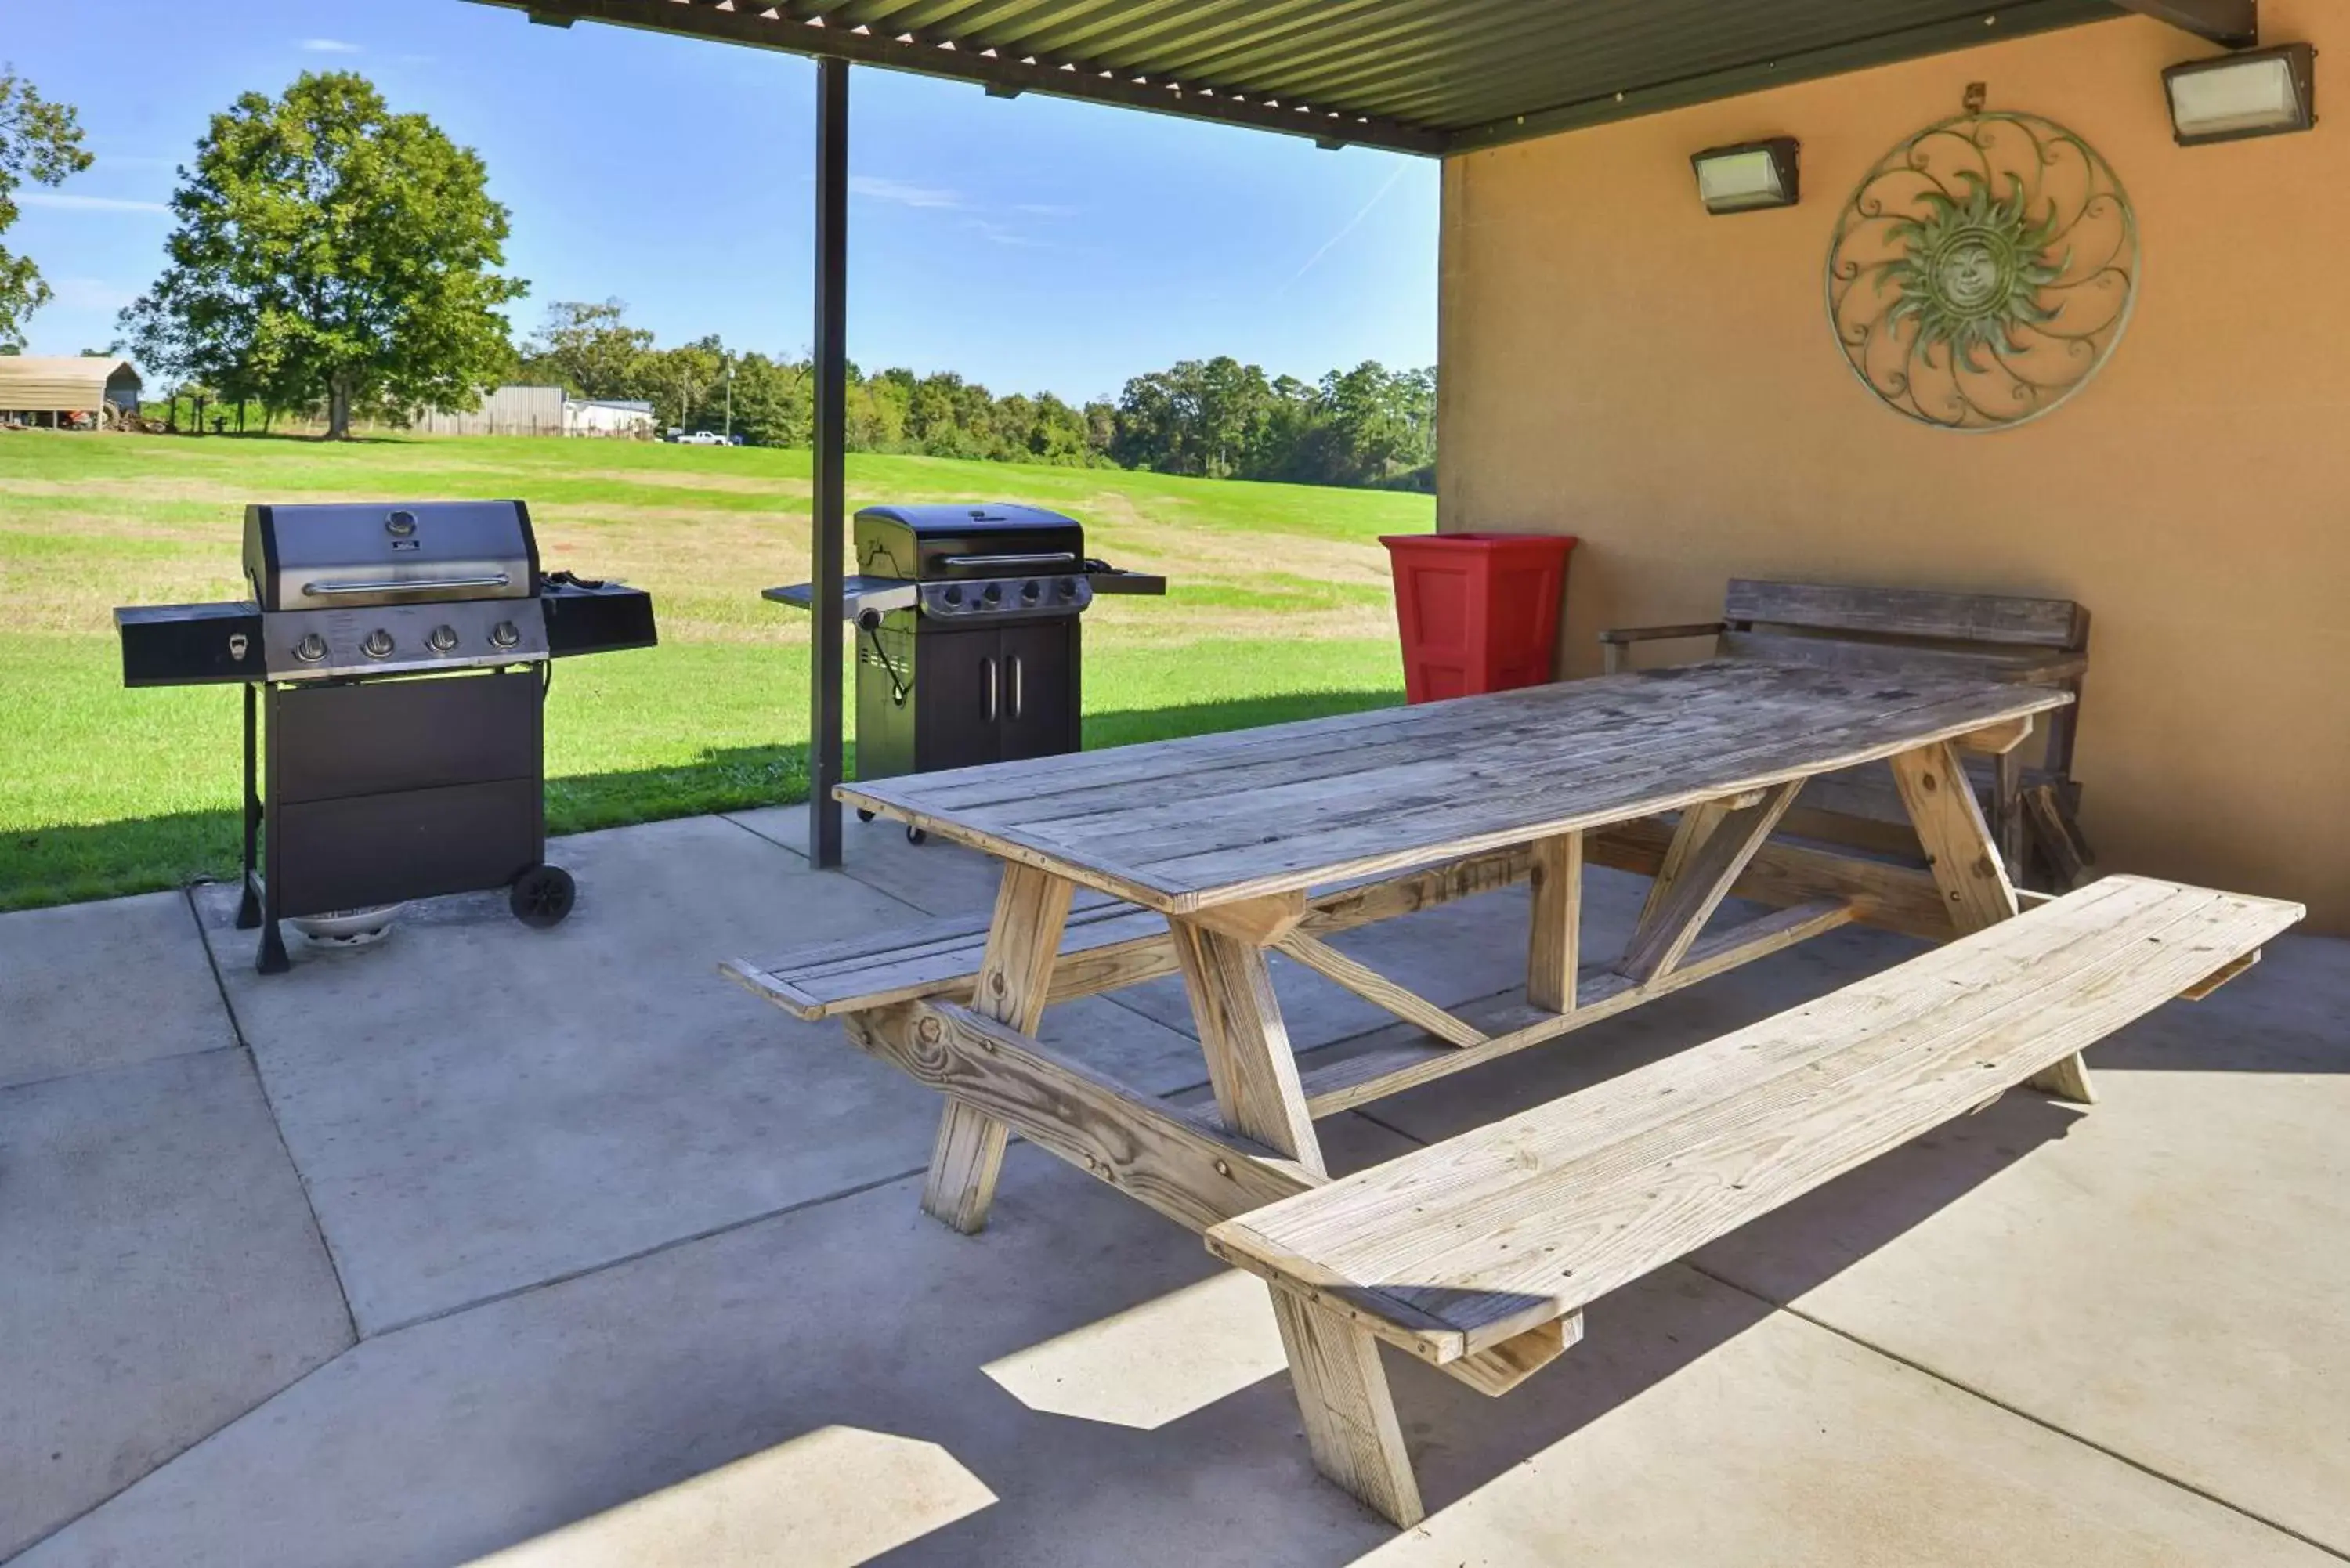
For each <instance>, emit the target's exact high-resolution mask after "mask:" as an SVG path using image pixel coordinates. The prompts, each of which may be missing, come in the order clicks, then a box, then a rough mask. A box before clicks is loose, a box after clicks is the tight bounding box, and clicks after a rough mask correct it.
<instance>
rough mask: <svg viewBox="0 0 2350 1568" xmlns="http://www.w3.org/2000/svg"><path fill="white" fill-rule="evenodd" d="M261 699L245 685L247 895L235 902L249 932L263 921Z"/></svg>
mask: <svg viewBox="0 0 2350 1568" xmlns="http://www.w3.org/2000/svg"><path fill="white" fill-rule="evenodd" d="M258 701H259V699H258V698H257V697H256V696H255V694H254V690H253V683H252V682H251V681H249V680H248V681H246V682H245V686H244V897H243V898H239V899H238V900H237V903H236V929H238V930H240V931H249V930H251V929H253V928H254V927H255V926H257V925H259V924H261V899H260V897H259V896H258V895H257V894H255V892H254V890H253V874H254V871H255V864H254V854H255V838H256V837H257V836H259V834H260V831H261V791H260V788H259V786H258V785H257V784H255V779H254V776H253V775H254V725H255V719H254V712H255V704H256V703H257V702H258Z"/></svg>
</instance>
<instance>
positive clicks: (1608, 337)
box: [1440, 0, 2350, 931]
mask: <svg viewBox="0 0 2350 1568" xmlns="http://www.w3.org/2000/svg"><path fill="white" fill-rule="evenodd" d="M2261 10H2262V21H2263V24H2264V32H2265V37H2266V41H2268V42H2272V43H2279V42H2285V41H2289V40H2295V39H2307V40H2310V41H2312V42H2314V43H2315V44H2316V45H2317V46H2318V47H2319V49H2320V51H2321V57H2320V58H2319V61H2318V92H2317V103H2318V108H2319V112H2320V117H2321V119H2320V123H2319V125H2318V128H2317V129H2316V130H2314V132H2311V133H2309V134H2305V135H2297V136H2285V137H2276V138H2271V139H2265V140H2253V141H2243V142H2238V143H2231V144H2227V145H2220V146H2210V147H2200V148H2180V147H2178V146H2176V145H2175V144H2174V143H2173V142H2172V140H2171V136H2170V129H2169V122H2168V118H2167V115H2166V112H2165V109H2164V102H2163V95H2162V90H2161V84H2160V78H2159V72H2160V70H2161V68H2162V67H2164V66H2166V65H2168V64H2170V63H2173V62H2175V61H2178V60H2181V59H2189V58H2198V57H2203V56H2206V55H2209V54H2211V53H2214V52H2215V51H2213V50H2212V49H2210V48H2209V47H2204V46H2201V45H2200V44H2199V42H2198V41H2197V40H2195V39H2193V38H2190V37H2189V36H2186V35H2185V34H2182V33H2178V32H2176V31H2173V30H2171V29H2169V28H2167V27H2164V26H2160V25H2158V24H2156V23H2153V22H2149V21H2144V20H2139V19H2135V18H2132V19H2123V20H2117V21H2114V22H2110V23H2103V24H2098V25H2095V26H2087V27H2083V28H2078V29H2074V30H2073V31H2071V32H2067V33H2061V34H2056V35H2053V36H2043V37H2036V38H2024V39H2019V40H2016V41H2014V42H2012V43H2008V44H2000V45H1994V46H1990V47H1983V48H1981V49H1976V50H1971V51H1968V52H1966V53H1963V54H1957V55H1949V56H1943V57H1938V58H1935V59H1930V60H1926V61H1920V62H1917V63H1913V64H1909V65H1905V66H1898V67H1888V68H1885V69H1881V70H1877V71H1872V72H1866V73H1862V74H1858V75H1854V76H1849V77H1844V78H1835V79H1832V80H1827V81H1822V82H1816V83H1809V84H1804V85H1800V86H1795V87H1790V88H1782V89H1779V90H1776V91H1773V92H1770V93H1764V94H1758V95H1755V96H1752V97H1748V98H1743V99H1734V100H1731V101H1729V102H1725V103H1719V104H1711V105H1707V106H1703V107H1700V108H1697V109H1688V110H1683V111H1680V112H1677V113H1673V114H1667V115H1660V116H1656V117H1653V118H1650V119H1641V120H1636V121H1632V122H1629V123H1626V124H1621V125H1614V126H1607V127H1602V128H1599V129H1596V130H1586V131H1578V132H1573V133H1570V134H1566V135H1563V136H1556V137H1551V138H1547V139H1544V140H1539V141H1533V142H1528V143H1523V144H1521V145H1517V146H1513V147H1506V148H1501V149H1497V150H1495V151H1489V152H1480V153H1476V154H1472V155H1469V156H1466V157H1462V158H1459V159H1456V160H1454V161H1452V162H1451V164H1450V165H1449V166H1448V168H1447V170H1446V177H1445V183H1444V230H1443V235H1444V237H1443V278H1444V286H1443V307H1442V324H1441V333H1442V390H1441V405H1440V431H1441V441H1442V458H1441V462H1440V473H1441V490H1440V518H1441V523H1440V526H1442V527H1444V528H1445V529H1447V530H1460V529H1523V530H1529V531H1543V532H1570V533H1575V534H1579V535H1582V536H1583V539H1584V545H1583V546H1582V547H1581V548H1580V549H1578V550H1577V552H1576V554H1575V559H1574V563H1573V566H1572V570H1571V572H1570V579H1569V586H1568V589H1567V599H1566V614H1565V619H1564V622H1563V628H1562V633H1561V641H1562V654H1563V670H1564V672H1565V673H1566V674H1568V675H1575V676H1580V675H1586V674H1591V673H1594V672H1596V670H1597V668H1598V650H1597V648H1596V643H1595V642H1594V638H1595V636H1596V633H1597V632H1598V631H1599V630H1600V629H1601V628H1605V627H1609V626H1629V625H1641V624H1654V623H1661V622H1670V621H1687V620H1700V619H1704V618H1708V617H1710V616H1711V615H1713V614H1714V613H1716V612H1717V611H1718V609H1719V607H1720V603H1721V587H1722V581H1723V579H1724V578H1726V577H1729V576H1763V577H1784V578H1795V579H1805V580H1812V581H1828V582H1837V581H1842V582H1859V583H1878V584H1899V585H1909V586H1915V587H1947V588H1971V589H1979V590H1982V591H1987V592H2014V593H2031V594H2048V595H2055V596H2061V597H2072V598H2077V599H2079V600H2081V601H2082V602H2083V603H2085V604H2086V605H2087V606H2088V607H2090V610H2091V613H2092V617H2093V622H2092V633H2091V639H2090V651H2091V670H2090V677H2089V688H2088V692H2087V696H2086V699H2085V703H2084V706H2083V711H2082V727H2081V736H2080V750H2079V755H2078V761H2077V766H2076V772H2077V774H2078V775H2079V776H2080V777H2081V779H2082V781H2083V786H2084V790H2085V800H2084V826H2085V829H2086V831H2087V833H2088V835H2089V836H2090V838H2091V840H2092V842H2093V843H2094V844H2095V847H2096V849H2097V852H2098V855H2099V857H2100V863H2101V865H2102V866H2103V867H2105V868H2106V869H2109V870H2139V871H2146V872H2149V873H2154V874H2158V875H2169V876H2177V877H2185V878H2190V879H2196V880H2201V881H2205V882H2210V883H2215V884H2218V885H2220V886H2225V887H2228V888H2234V889H2238V890H2241V891H2246V892H2259V893H2269V894H2274V895H2279V896H2285V897H2292V898H2300V899H2302V900H2303V901H2305V902H2307V903H2308V904H2309V905H2310V906H2311V910H2312V914H2313V917H2314V924H2316V925H2317V926H2319V927H2320V928H2321V929H2334V930H2337V931H2340V930H2345V929H2350V110H2345V109H2342V108H2341V106H2342V105H2344V104H2345V102H2350V76H2345V74H2344V73H2345V70H2350V0H2263V3H2262V6H2261ZM1975 80H1981V81H1985V82H1988V83H1989V85H1990V89H1991V99H1990V101H1991V105H1992V106H1993V107H1995V108H2007V109H2027V110H2031V111H2033V112H2036V113H2040V114H2044V115H2047V116H2049V117H2050V118H2052V119H2057V120H2060V121H2062V122H2064V123H2066V124H2068V125H2070V126H2071V127H2072V128H2073V129H2074V130H2076V131H2078V132H2080V133H2081V134H2082V135H2084V136H2085V137H2086V138H2087V139H2088V140H2089V141H2090V142H2091V143H2092V144H2093V145H2094V146H2095V147H2096V148H2098V150H2099V151H2102V152H2103V153H2104V154H2105V155H2106V158H2107V159H2108V160H2109V161H2111V163H2112V164H2113V166H2114V168H2115V170H2116V172H2117V173H2118V174H2119V176H2120V178H2121V180H2122V181H2123V182H2124V184H2125V185H2126V188H2127V190H2128V192H2129V193H2130V196H2131V198H2132V200H2133V201H2134V202H2135V203H2136V205H2137V214H2138V222H2139V227H2140V233H2141V236H2142V241H2143V244H2144V251H2145V265H2144V270H2143V280H2142V283H2141V286H2140V288H2139V293H2138V299H2137V315H2136V317H2135V319H2134V320H2133V322H2132V324H2131V326H2130V327H2129V329H2128V333H2127V335H2126V337H2125V339H2124V340H2123V342H2122V344H2121V345H2120V347H2119V348H2118V349H2117V350H2116V353H2115V355H2114V357H2113V358H2112V359H2111V360H2110V361H2109V362H2108V364H2107V365H2106V368H2105V369H2104V370H2103V371H2102V373H2101V374H2100V375H2099V377H2098V379H2096V380H2095V382H2094V383H2092V384H2091V385H2090V386H2089V387H2087V388H2086V389H2085V390H2083V391H2082V392H2081V393H2080V394H2079V395H2078V396H2077V397H2076V398H2074V400H2073V401H2072V402H2070V403H2068V404H2066V405H2065V406H2064V407H2063V408H2061V409H2059V410H2056V411H2055V412H2054V413H2053V414H2052V415H2050V416H2048V417H2047V418H2045V419H2043V420H2041V421H2037V422H2036V423H2033V424H2032V425H2029V426H2026V427H2023V428H2021V429H2017V430H2012V431H2002V432H1998V433H1994V434H1987V435H1962V434H1954V433H1950V432H1946V431H1934V430H1929V429H1927V428H1925V427H1922V426H1919V425H1918V424H1915V423H1913V422H1912V421H1908V420H1906V419H1904V418H1902V417H1900V416H1898V415H1897V414H1895V413H1893V412H1892V411H1891V410H1887V409H1886V408H1885V407H1884V406H1882V405H1881V404H1879V403H1877V401H1876V400H1874V399H1873V398H1872V397H1871V396H1870V395H1869V394H1868V393H1867V392H1866V391H1865V390H1864V389H1862V388H1861V386H1860V385H1859V383H1858V382H1856V380H1855V379H1854V378H1853V376H1852V373H1851V372H1850V371H1849V370H1848V369H1846V366H1845V362H1844V359H1843V358H1842V356H1841V355H1840V354H1839V352H1838V350H1837V348H1836V345H1835V341H1834V339H1833V338H1832V337H1831V336H1830V333H1829V329H1828V327H1827V325H1826V320H1825V307H1824V305H1823V281H1822V270H1823V266H1824V265H1825V254H1826V248H1827V244H1828V239H1829V234H1830V233H1831V230H1832V228H1833V226H1834V223H1835V214H1836V211H1837V209H1838V207H1839V206H1840V204H1841V203H1842V202H1843V201H1844V200H1845V198H1846V196H1847V195H1848V194H1849V193H1850V192H1851V191H1852V188H1853V186H1854V184H1855V182H1856V181H1857V180H1858V179H1859V178H1860V176H1861V174H1862V173H1863V172H1864V171H1866V169H1867V168H1868V167H1869V165H1870V164H1871V163H1872V162H1874V161H1875V160H1876V159H1877V158H1878V157H1879V156H1881V155H1882V154H1883V153H1884V152H1885V151H1887V149H1889V148H1890V147H1892V146H1893V145H1894V144H1895V143H1896V142H1897V141H1898V140H1900V139H1901V138H1903V137H1905V136H1907V135H1908V134H1909V133H1910V132H1911V131H1913V130H1917V129H1918V128H1919V127H1921V126H1923V125H1925V124H1926V123H1928V122H1929V121H1930V120H1932V119H1939V118H1941V117H1943V116H1944V115H1948V114H1953V113H1956V112H1958V111H1959V109H1960V98H1961V95H1962V93H1963V91H1964V89H1965V87H1966V84H1967V83H1969V82H1970V81H1975ZM2329 101H2330V102H2331V103H2332V104H2333V105H2334V106H2335V110H2334V112H2335V114H2336V115H2337V116H2338V117H2339V118H2336V119H2332V120H2330V121H2329V120H2328V119H2326V118H2325V113H2326V107H2327V105H2328V103H2329ZM1780 134H1786V135H1794V136H1796V137H1799V138H1801V139H1802V141H1803V182H1804V202H1803V204H1802V205H1800V206H1798V207H1796V208H1794V209H1790V210H1784V211H1779V212H1771V213H1750V214H1746V215H1743V216H1739V217H1728V218H1711V217H1708V216H1707V215H1706V214H1705V213H1704V212H1703V210H1702V209H1701V208H1700V206H1699V205H1698V202H1697V199H1696V194H1695V192H1694V189H1693V182H1692V181H1691V179H1690V168H1689V163H1688V157H1689V154H1690V152H1692V151H1696V150H1697V149H1700V148H1703V147H1708V146H1714V145H1718V144H1721V143H1725V142H1732V141H1740V140H1748V139H1751V138H1754V137H1761V136H1769V135H1780ZM1660 651H1661V650H1660ZM1695 651H1696V650H1695V649H1691V648H1690V645H1687V644H1680V645H1674V648H1673V654H1674V655H1675V656H1678V657H1681V658H1687V657H1691V656H1693V654H1694V652H1695Z"/></svg>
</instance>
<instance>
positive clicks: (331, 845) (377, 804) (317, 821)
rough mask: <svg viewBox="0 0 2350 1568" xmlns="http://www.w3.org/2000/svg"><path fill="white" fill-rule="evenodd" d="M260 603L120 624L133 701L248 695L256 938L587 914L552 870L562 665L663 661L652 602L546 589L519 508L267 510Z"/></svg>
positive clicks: (278, 968)
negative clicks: (424, 906)
mask: <svg viewBox="0 0 2350 1568" xmlns="http://www.w3.org/2000/svg"><path fill="white" fill-rule="evenodd" d="M244 576H245V580H246V582H247V583H248V584H249V585H251V587H252V589H253V597H252V598H251V599H249V600H244V601H238V602H234V603H224V604H198V605H157V606H143V607H126V608H122V609H118V610H116V611H115V612H114V618H115V624H116V626H117V628H119V630H120V633H121V638H122V680H123V684H125V685H126V686H183V685H192V684H199V683H204V682H220V681H241V682H243V683H244V901H243V902H242V904H241V905H240V906H239V908H238V911H237V921H236V923H237V925H238V926H239V927H240V928H242V929H252V928H254V927H255V926H258V927H260V928H261V933H262V934H261V950H260V955H259V961H258V967H259V968H260V970H261V972H262V973H264V974H276V973H279V972H282V971H284V970H285V969H286V967H287V963H286V947H285V941H284V938H283V936H282V935H281V933H280V932H279V929H278V922H279V921H280V920H281V919H288V918H301V917H305V916H312V915H323V914H328V913H331V912H333V911H337V910H342V909H355V908H359V907H364V906H369V905H380V904H392V903H398V902H400V901H402V900H404V899H408V898H430V897H432V896H435V895H438V894H442V893H462V892H471V891H474V890H477V889H482V888H508V889H510V892H509V902H510V904H511V907H512V909H513V910H514V913H515V916H516V918H518V919H522V920H523V921H525V923H527V924H530V925H534V926H551V925H554V924H556V922H558V921H560V920H561V919H563V918H564V916H566V915H567V914H568V913H570V911H571V903H572V898H573V893H574V889H573V886H572V881H571V877H570V876H569V875H568V874H567V873H566V872H565V871H563V870H562V869H561V868H560V867H553V866H548V865H546V863H545V862H546V805H545V803H546V762H545V753H544V744H543V742H544V733H543V729H542V717H543V707H544V703H545V698H546V687H547V678H548V674H549V671H550V666H549V664H548V661H549V660H550V659H560V658H564V657H566V656H568V655H572V654H582V653H602V652H608V651H611V650H613V649H624V648H650V647H652V646H653V644H654V642H655V640H656V633H655V630H654V627H653V610H652V601H651V599H650V597H648V596H647V595H646V594H645V593H644V592H643V591H642V590H641V589H638V588H630V587H623V586H621V585H619V584H618V583H606V582H596V581H590V580H583V579H580V578H577V577H575V576H571V575H570V574H569V573H567V572H556V573H549V574H542V573H541V572H540V570H539V560H538V546H537V543H536V538H535V536H534V535H533V534H532V532H531V526H530V514H529V511H528V509H527V508H525V506H524V505H523V504H522V503H521V502H519V501H466V502H438V503H432V504H419V505H393V504H334V505H314V506H248V507H247V508H245V514H244Z"/></svg>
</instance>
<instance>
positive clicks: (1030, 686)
mask: <svg viewBox="0 0 2350 1568" xmlns="http://www.w3.org/2000/svg"><path fill="white" fill-rule="evenodd" d="M1000 657H1001V658H1002V660H1003V671H1002V681H1003V701H1002V712H1003V760H1004V761H1005V762H1015V761H1017V760H1019V759H1020V758H1023V757H1056V756H1060V755H1062V754H1063V753H1068V752H1074V751H1076V750H1077V748H1078V744H1079V736H1078V729H1077V722H1078V721H1077V715H1078V712H1079V703H1078V694H1077V618H1076V617H1075V616H1073V615H1072V616H1062V617H1060V618H1056V619H1054V620H1038V621H1029V622H1027V623H1026V624H1024V625H1018V626H1007V627H1005V628H1003V644H1002V647H1001V649H1000Z"/></svg>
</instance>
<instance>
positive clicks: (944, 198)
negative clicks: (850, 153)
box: [848, 174, 964, 208]
mask: <svg viewBox="0 0 2350 1568" xmlns="http://www.w3.org/2000/svg"><path fill="white" fill-rule="evenodd" d="M848 193H849V194H850V195H852V196H863V197H864V198H866V199H867V200H868V201H872V202H896V203H897V204H898V205H899V206H901V207H947V208H952V207H961V206H962V205H964V202H963V199H962V197H961V196H959V195H957V194H956V193H955V192H952V191H941V190H940V189H938V188H937V187H936V186H932V185H914V184H910V183H908V182H906V181H903V180H884V179H882V178H880V177H879V175H873V174H851V175H850V176H849V177H848Z"/></svg>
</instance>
